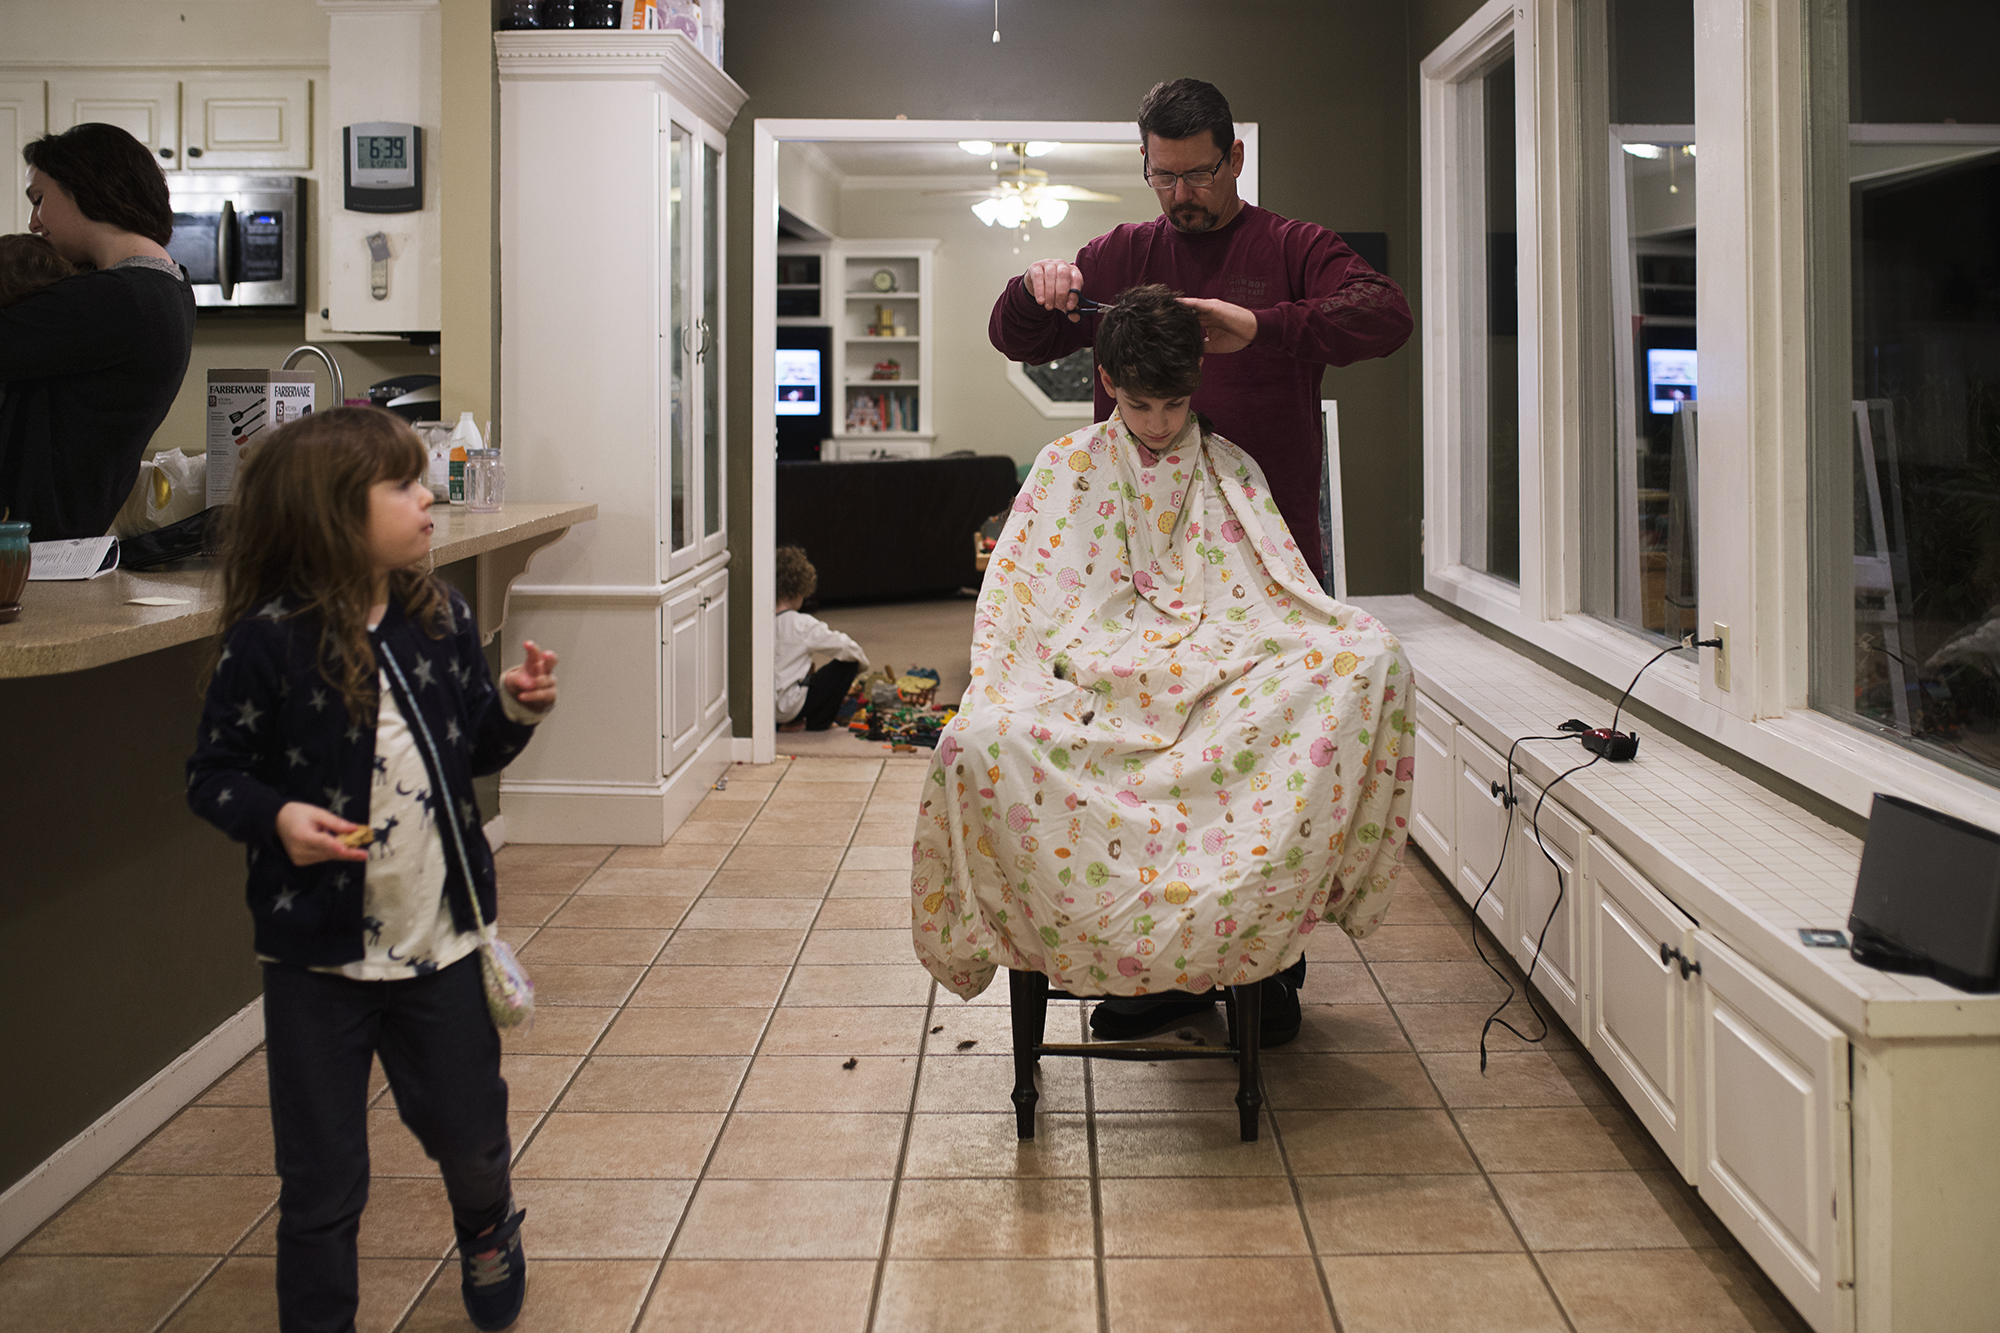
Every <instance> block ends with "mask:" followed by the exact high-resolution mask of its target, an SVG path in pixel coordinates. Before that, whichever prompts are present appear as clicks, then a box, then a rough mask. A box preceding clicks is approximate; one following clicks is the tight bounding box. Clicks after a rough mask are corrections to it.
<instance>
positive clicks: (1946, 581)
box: [1812, 0, 2000, 781]
mask: <svg viewBox="0 0 2000 1333" xmlns="http://www.w3.org/2000/svg"><path fill="white" fill-rule="evenodd" d="M1995 50H2000V7H1996V6H1994V5H1992V4H1989V3H1972V2H1970V0H1848V4H1847V21H1846V25H1845V42H1844V53H1843V58H1844V61H1845V65H1846V89H1847V114H1846V120H1847V122H1848V124H1847V133H1846V134H1845V135H1844V136H1843V135H1839V134H1838V133H1835V134H1833V135H1821V136H1820V137H1819V143H1820V144H1821V145H1822V152H1821V154H1820V160H1819V163H1818V165H1819V168H1820V169H1821V170H1822V171H1823V172H1824V173H1826V176H1827V179H1828V180H1829V181H1831V184H1830V185H1827V186H1824V187H1823V190H1831V191H1838V190H1839V189H1840V188H1841V186H1842V185H1844V186H1845V193H1846V196H1847V199H1846V202H1847V204H1848V207H1847V210H1846V216H1845V217H1844V218H1836V219H1833V220H1832V221H1831V222H1830V223H1829V224H1828V225H1827V226H1826V228H1825V232H1824V233H1823V236H1822V241H1823V245H1822V247H1821V248H1822V251H1823V252H1825V253H1830V254H1833V255H1834V256H1835V257H1836V259H1835V263H1836V265H1837V266H1838V267H1837V268H1835V269H1833V270H1832V271H1831V272H1829V273H1826V274H1822V275H1821V278H1822V280H1823V281H1824V282H1826V283H1828V285H1830V286H1831V289H1832V290H1833V291H1834V292H1835V293H1841V292H1843V291H1844V295H1845V298H1846V299H1845V302H1844V308H1843V309H1842V319H1843V322H1844V324H1845V327H1846V329H1847V332H1848V338H1847V343H1846V346H1845V348H1843V349H1840V350H1841V351H1843V352H1844V353H1845V355H1839V354H1838V353H1836V354H1833V355H1828V356H1823V357H1822V369H1821V372H1820V379H1821V386H1820V387H1821V393H1822V395H1823V396H1824V397H1825V399H1826V401H1825V402H1824V403H1823V404H1822V411H1821V412H1820V414H1819V417H1818V420H1819V421H1820V422H1821V423H1822V425H1821V429H1820V430H1819V431H1818V432H1817V434H1816V439H1815V452H1816V454H1817V457H1816V460H1815V463H1816V466H1815V469H1814V489H1813V505H1814V512H1815V520H1816V521H1815V524H1814V533H1815V543H1814V552H1813V582H1814V587H1813V592H1814V597H1813V612H1814V640H1813V645H1814V651H1813V660H1812V700H1813V705H1814V707H1816V708H1819V709H1821V710H1823V711H1826V712H1829V713H1833V714H1835V715H1837V716H1841V717H1844V718H1847V719H1848V720H1850V721H1853V722H1856V723H1858V724H1861V725H1864V726H1868V727H1870V728H1874V729H1879V730H1880V731H1882V732H1884V733H1886V734H1889V735H1892V736H1895V737H1898V738H1900V739H1902V740H1904V741H1905V742H1906V743H1908V744H1910V745H1912V746H1914V747H1916V748H1919V749H1921V750H1923V751H1925V752H1927V753H1929V754H1931V755H1933V756H1935V757H1938V758H1942V759H1946V760H1947V761H1949V762H1952V763H1953V764H1955V765H1956V766H1959V767H1961V768H1964V769H1966V770H1967V771H1971V772H1974V773H1977V774H1979V775H1981V776H1983V777H1985V778H1987V779H1988V780H1989V781H2000V247H1996V244H1995V238H1996V237H2000V81H1996V80H1995V79H1994V78H1993V77H1992V72H1991V58H1992V53H1993V52H1994V51H1995ZM1818 114H1820V115H1822V116H1829V115H1832V114H1833V113H1832V112H1831V111H1830V110H1829V109H1828V108H1821V109H1820V110H1819V112H1818ZM1842 140H1844V142H1842ZM1823 197H1824V196H1823ZM1835 197H1836V198H1837V197H1838V196H1837V194H1836V195H1835ZM1828 211H1831V210H1828ZM1843 224H1844V225H1843ZM1843 233H1844V234H1843ZM1830 350H1831V349H1830Z"/></svg>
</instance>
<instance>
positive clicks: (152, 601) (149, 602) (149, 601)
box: [125, 597, 188, 606]
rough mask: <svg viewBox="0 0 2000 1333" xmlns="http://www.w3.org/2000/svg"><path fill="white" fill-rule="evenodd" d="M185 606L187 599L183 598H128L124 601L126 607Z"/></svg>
mask: <svg viewBox="0 0 2000 1333" xmlns="http://www.w3.org/2000/svg"><path fill="white" fill-rule="evenodd" d="M187 604H188V599H187V598H185V597H128V598H126V599H125V605H127V606H186V605H187Z"/></svg>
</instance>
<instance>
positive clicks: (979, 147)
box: [958, 139, 993, 157]
mask: <svg viewBox="0 0 2000 1333" xmlns="http://www.w3.org/2000/svg"><path fill="white" fill-rule="evenodd" d="M958 146H959V147H960V148H963V149H964V150H965V151H966V152H968V153H971V154H973V155H974V156H975V157H984V156H986V155H987V154H988V153H990V152H992V151H993V141H992V140H991V139H960V140H959V141H958Z"/></svg>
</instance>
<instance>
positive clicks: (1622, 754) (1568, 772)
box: [1472, 636, 1722, 1074]
mask: <svg viewBox="0 0 2000 1333" xmlns="http://www.w3.org/2000/svg"><path fill="white" fill-rule="evenodd" d="M1721 646H1722V640H1721V639H1719V638H1718V639H1696V638H1694V637H1693V636H1689V637H1688V638H1685V639H1683V640H1682V641H1681V642H1679V643H1677V644H1674V645H1673V646H1672V647H1669V648H1662V649H1661V650H1660V651H1659V652H1657V653H1655V654H1653V656H1652V657H1650V658H1648V659H1647V660H1646V664H1645V665H1644V666H1642V667H1640V668H1639V669H1638V670H1637V671H1636V672H1634V673H1633V674H1632V682H1631V684H1629V685H1627V686H1626V687H1625V692H1624V693H1623V694H1621V695H1619V696H1618V705H1617V707H1616V708H1614V709H1612V711H1611V725H1610V726H1609V727H1607V728H1605V729H1604V730H1603V731H1596V730H1593V729H1591V727H1590V726H1589V724H1587V723H1584V722H1579V721H1577V720H1575V719H1574V718H1572V719H1570V720H1569V721H1567V722H1564V723H1563V724H1562V725H1561V726H1560V727H1559V728H1558V731H1559V732H1560V734H1558V735H1554V736H1522V737H1520V738H1519V739H1517V740H1515V742H1514V743H1513V744H1512V745H1510V746H1508V747H1507V758H1506V760H1505V768H1506V772H1507V783H1506V786H1505V788H1504V789H1503V788H1502V787H1501V786H1500V784H1498V783H1495V784H1494V792H1493V794H1494V795H1495V796H1498V797H1500V801H1501V804H1502V805H1503V806H1505V807H1506V810H1507V823H1506V825H1505V827H1504V828H1502V830H1501V832H1500V855H1499V856H1498V857H1497V858H1495V860H1494V862H1493V873H1492V874H1491V875H1488V876H1487V877H1486V884H1485V886H1484V887H1483V888H1481V889H1480V890H1479V896H1478V897H1477V898H1475V899H1473V902H1472V917H1473V932H1472V948H1473V951H1474V952H1475V953H1477V954H1478V955H1479V961H1480V962H1482V963H1484V964H1486V967H1487V969H1488V970H1489V971H1491V972H1492V973H1493V975H1494V976H1496V977H1498V978H1499V979H1500V984H1501V985H1503V986H1505V987H1506V988H1507V998H1505V999H1504V1000H1502V1001H1500V1004H1499V1007H1497V1008H1496V1009H1494V1011H1493V1012H1492V1013H1490V1014H1488V1015H1487V1016H1486V1022H1485V1023H1484V1024H1483V1025H1482V1026H1481V1027H1480V1029H1479V1072H1480V1073H1481V1074H1484V1073H1485V1072H1486V1059H1487V1054H1486V1038H1487V1036H1488V1035H1489V1034H1490V1033H1491V1032H1492V1031H1493V1025H1494V1024H1496V1023H1497V1024H1499V1025H1500V1026H1501V1027H1503V1028H1506V1029H1507V1031H1509V1032H1511V1033H1513V1034H1514V1035H1515V1037H1517V1038H1519V1039H1520V1040H1521V1041H1524V1042H1527V1043H1528V1044H1529V1045H1538V1044H1540V1043H1541V1042H1544V1041H1546V1040H1548V1036H1549V1020H1548V1016H1547V1015H1545V1014H1544V1013H1542V1011H1541V1010H1540V1009H1538V1008H1536V1007H1535V992H1534V987H1533V986H1532V985H1528V984H1527V983H1530V982H1532V981H1533V980H1534V976H1535V969H1536V968H1537V967H1539V966H1541V962H1542V946H1543V945H1544V944H1545V943H1546V942H1547V941H1548V938H1549V928H1550V927H1552V926H1553V925H1555V920H1556V913H1557V912H1560V911H1561V910H1562V904H1563V898H1564V897H1565V895H1566V894H1567V893H1568V891H1569V883H1568V879H1567V877H1566V876H1565V875H1564V874H1563V868H1562V866H1561V865H1560V864H1558V863H1557V861H1556V859H1555V857H1553V856H1551V855H1549V849H1548V844H1547V843H1545V842H1544V841H1543V840H1542V806H1543V804H1544V803H1545V802H1547V800H1548V799H1549V793H1550V792H1552V791H1554V790H1555V789H1556V788H1557V787H1558V786H1560V785H1561V784H1562V783H1563V782H1565V781H1567V780H1568V779H1569V778H1570V777H1571V776H1572V775H1573V774H1577V773H1581V772H1582V771H1583V770H1584V769H1586V768H1589V767H1591V766H1592V765H1594V764H1596V763H1598V762H1599V761H1601V760H1604V759H1609V760H1611V761H1612V762H1613V763H1623V762H1625V761H1627V760H1630V759H1631V758H1632V757H1633V756H1634V755H1635V754H1636V753H1637V751H1638V747H1639V737H1638V735H1637V734H1636V733H1631V732H1620V731H1619V730H1618V719H1619V718H1620V717H1621V716H1622V715H1623V714H1624V712H1625V704H1626V702H1627V701H1628V700H1629V699H1631V697H1632V691H1633V690H1634V689H1636V688H1637V687H1638V684H1639V677H1641V676H1643V675H1645V674H1646V672H1647V670H1648V669H1649V668H1651V667H1652V665H1653V663H1655V662H1657V661H1659V660H1660V659H1661V658H1662V657H1665V656H1666V655H1667V654H1668V653H1674V652H1679V651H1681V650H1682V649H1684V648H1720V647H1721ZM1566 740H1577V741H1581V742H1582V743H1583V746H1584V748H1585V749H1588V750H1590V751H1591V752H1592V757H1591V758H1590V759H1589V760H1587V761H1585V762H1584V763H1581V764H1577V765H1576V766H1574V767H1573V768H1567V769H1564V770H1563V771H1562V772H1560V773H1558V774H1556V776H1555V777H1554V778H1553V779H1551V780H1550V782H1549V783H1548V785H1547V786H1545V787H1543V788H1542V794H1541V795H1540V796H1539V797H1538V798H1537V799H1536V801H1535V812H1534V814H1533V815H1532V816H1530V818H1529V821H1528V823H1529V827H1530V828H1531V829H1532V830H1533V831H1534V837H1535V848H1536V850H1537V851H1539V852H1541V854H1542V859H1544V860H1546V861H1547V862H1548V863H1549V868H1550V869H1552V870H1554V871H1555V872H1556V900H1555V901H1554V902H1553V903H1551V904H1549V914H1548V917H1547V918H1546V919H1545V920H1544V921H1543V922H1542V929H1541V932H1540V933H1539V934H1538V935H1536V936H1535V954H1534V957H1533V958H1532V959H1531V960H1529V963H1528V970H1527V971H1526V972H1524V973H1523V974H1522V982H1523V984H1524V985H1525V986H1526V989H1525V990H1523V991H1520V992H1518V993H1519V994H1520V996H1521V998H1522V999H1524V1000H1526V1001H1527V1003H1528V1012H1529V1013H1531V1014H1533V1015H1534V1016H1535V1021H1536V1022H1537V1023H1539V1024H1540V1025H1541V1029H1542V1030H1541V1034H1540V1035H1539V1036H1534V1037H1530V1036H1528V1035H1527V1034H1526V1033H1524V1032H1522V1031H1521V1030H1520V1029H1519V1028H1517V1027H1515V1026H1514V1025H1513V1024H1512V1023H1509V1022H1508V1021H1507V1020H1506V1019H1504V1018H1502V1017H1500V1015H1501V1014H1503V1013H1505V1012H1506V1011H1507V1006H1508V1005H1510V1004H1512V1003H1514V996H1515V995H1516V994H1517V992H1516V991H1515V990H1514V983H1513V982H1512V981H1511V980H1509V979H1508V976H1507V974H1506V973H1505V972H1503V971H1501V970H1500V968H1499V967H1498V966H1497V965H1495V963H1494V962H1493V960H1492V959H1490V958H1488V957H1487V956H1486V949H1485V947H1484V946H1483V945H1481V944H1480V942H1479V929H1478V922H1479V907H1480V904H1481V903H1484V902H1485V901H1486V896H1487V895H1488V894H1490V893H1491V892H1493V886H1494V884H1495V883H1497V882H1498V881H1499V879H1500V871H1501V869H1502V868H1504V867H1505V866H1506V864H1507V848H1508V846H1509V845H1510V844H1511V843H1512V842H1513V837H1514V809H1515V807H1516V806H1518V805H1519V804H1520V803H1521V801H1520V797H1519V796H1517V795H1516V794H1515V792H1514V774H1515V768H1514V752H1515V751H1516V750H1519V749H1520V748H1521V746H1522V745H1524V744H1525V743H1527V742H1529V741H1566ZM1593 742H1596V743H1593Z"/></svg>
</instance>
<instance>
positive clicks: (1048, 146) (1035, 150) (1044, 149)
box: [1021, 139, 1062, 157]
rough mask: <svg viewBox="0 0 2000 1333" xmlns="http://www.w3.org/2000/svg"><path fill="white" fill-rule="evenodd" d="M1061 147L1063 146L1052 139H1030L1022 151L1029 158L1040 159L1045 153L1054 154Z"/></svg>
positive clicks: (1022, 147)
mask: <svg viewBox="0 0 2000 1333" xmlns="http://www.w3.org/2000/svg"><path fill="white" fill-rule="evenodd" d="M1060 147H1062V145H1061V144H1059V143H1057V142H1055V141H1054V140H1052V139H1030V140H1028V142H1026V143H1025V144H1022V145H1021V151H1022V152H1023V153H1025V154H1027V155H1028V156H1029V157H1040V156H1041V155H1042V154H1043V153H1052V152H1054V151H1055V150H1056V149H1058V148H1060Z"/></svg>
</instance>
